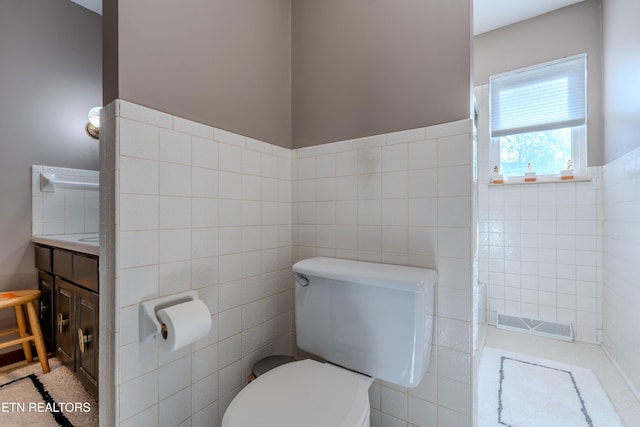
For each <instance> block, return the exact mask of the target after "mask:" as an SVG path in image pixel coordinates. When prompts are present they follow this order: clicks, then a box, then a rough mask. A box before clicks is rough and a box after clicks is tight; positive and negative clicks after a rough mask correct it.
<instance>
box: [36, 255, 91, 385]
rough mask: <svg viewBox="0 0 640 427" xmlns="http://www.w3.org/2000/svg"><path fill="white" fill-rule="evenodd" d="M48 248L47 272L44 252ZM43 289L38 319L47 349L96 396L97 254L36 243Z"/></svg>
mask: <svg viewBox="0 0 640 427" xmlns="http://www.w3.org/2000/svg"><path fill="white" fill-rule="evenodd" d="M46 251H50V259H51V261H50V268H49V270H50V272H46V271H44V270H43V268H46V265H45V264H46V263H45V262H44V260H45V259H46V256H45V255H44V254H45V252H46ZM36 265H37V266H38V269H39V270H40V271H39V272H38V274H39V282H40V290H41V291H42V297H41V300H40V301H41V304H40V321H41V326H42V330H43V334H44V336H45V342H47V349H48V351H50V352H51V353H55V356H56V357H58V359H60V361H61V362H62V363H63V364H64V365H65V366H67V367H68V368H69V369H70V370H71V371H73V372H75V374H76V377H77V378H78V379H79V380H80V382H81V383H82V384H83V385H84V386H85V388H86V389H87V390H88V391H89V392H90V393H92V394H93V395H94V396H97V395H98V342H99V339H98V333H99V328H98V325H99V320H100V317H99V309H98V307H99V301H100V299H99V294H98V289H99V286H98V257H96V256H93V255H88V254H83V253H78V252H73V251H67V250H64V249H59V248H49V247H45V246H36Z"/></svg>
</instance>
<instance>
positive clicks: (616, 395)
mask: <svg viewBox="0 0 640 427" xmlns="http://www.w3.org/2000/svg"><path fill="white" fill-rule="evenodd" d="M484 345H485V346H486V347H493V348H498V349H502V350H506V351H512V352H516V353H522V354H528V355H530V356H534V357H540V358H544V359H549V360H555V361H558V362H562V363H567V364H570V365H575V366H580V367H583V368H586V369H589V370H591V372H593V373H594V374H595V375H596V376H597V377H598V380H599V381H600V384H602V387H603V388H604V390H605V392H606V393H607V395H608V396H609V399H610V400H611V403H613V406H614V407H615V409H616V412H618V415H619V416H620V419H621V420H622V422H623V423H624V425H625V426H629V427H632V426H637V425H638V424H637V423H638V420H639V419H640V402H638V400H637V399H636V397H635V396H634V394H633V393H632V392H631V390H630V389H629V387H628V386H627V384H626V383H625V382H624V380H623V379H622V376H620V374H619V373H618V371H617V370H616V368H615V367H614V366H613V364H612V363H611V361H610V360H609V358H608V357H607V355H606V354H605V352H604V351H603V350H602V348H601V347H600V346H599V345H595V344H588V343H584V342H578V341H574V342H565V341H559V340H554V339H550V338H543V337H537V336H533V335H527V334H522V333H518V332H511V331H505V330H500V329H496V328H495V326H488V327H487V335H486V338H485V342H484Z"/></svg>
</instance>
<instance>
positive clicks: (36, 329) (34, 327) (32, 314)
mask: <svg viewBox="0 0 640 427" xmlns="http://www.w3.org/2000/svg"><path fill="white" fill-rule="evenodd" d="M27 313H28V314H29V325H30V326H31V332H32V333H33V338H34V342H35V344H36V353H37V354H38V360H39V361H40V366H41V367H42V372H44V373H45V374H46V373H48V372H49V359H47V349H46V348H45V346H44V338H43V337H42V330H41V329H40V320H38V313H37V312H36V308H35V306H34V305H33V301H29V302H28V303H27Z"/></svg>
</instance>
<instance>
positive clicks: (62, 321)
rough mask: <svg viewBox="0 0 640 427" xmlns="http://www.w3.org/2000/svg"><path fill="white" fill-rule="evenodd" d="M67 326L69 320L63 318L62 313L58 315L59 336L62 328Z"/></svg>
mask: <svg viewBox="0 0 640 427" xmlns="http://www.w3.org/2000/svg"><path fill="white" fill-rule="evenodd" d="M68 324H69V319H65V318H64V314H63V313H58V333H59V334H61V333H62V332H63V331H64V327H65V326H67V325H68Z"/></svg>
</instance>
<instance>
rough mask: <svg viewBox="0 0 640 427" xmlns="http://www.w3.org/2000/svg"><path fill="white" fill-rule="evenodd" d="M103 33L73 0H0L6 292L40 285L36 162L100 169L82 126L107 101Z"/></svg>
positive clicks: (1, 241)
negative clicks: (34, 229)
mask: <svg viewBox="0 0 640 427" xmlns="http://www.w3.org/2000/svg"><path fill="white" fill-rule="evenodd" d="M100 33H101V18H100V16H98V15H96V14H95V13H93V12H90V11H88V10H86V9H84V8H82V7H80V6H78V5H76V4H74V3H72V2H69V1H67V0H29V1H24V0H2V2H0V94H1V96H0V291H3V290H8V289H16V288H35V287H36V285H37V283H36V281H37V274H36V270H35V266H34V255H33V245H32V244H31V168H30V167H31V165H32V164H38V165H49V166H60V167H69V168H79V169H92V170H97V169H98V142H97V140H95V139H92V138H90V137H89V136H88V135H87V134H86V133H85V130H84V125H85V123H86V122H87V112H88V111H89V109H90V108H91V107H93V106H96V105H101V104H102V73H101V59H100V56H101V48H100V46H101V34H100ZM0 316H3V317H0V323H2V322H3V319H7V318H9V319H12V318H13V314H12V313H11V311H10V310H2V311H1V312H0Z"/></svg>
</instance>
